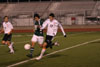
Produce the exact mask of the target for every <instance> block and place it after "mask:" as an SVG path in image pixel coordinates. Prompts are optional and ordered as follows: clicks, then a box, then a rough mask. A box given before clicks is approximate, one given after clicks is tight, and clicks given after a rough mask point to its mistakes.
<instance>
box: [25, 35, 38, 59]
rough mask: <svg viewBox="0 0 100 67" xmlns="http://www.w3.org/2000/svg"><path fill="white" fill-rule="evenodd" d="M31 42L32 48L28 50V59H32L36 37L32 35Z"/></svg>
mask: <svg viewBox="0 0 100 67" xmlns="http://www.w3.org/2000/svg"><path fill="white" fill-rule="evenodd" d="M31 42H32V46H31V48H30V53H29V54H28V55H27V56H28V57H30V58H32V57H33V52H34V46H35V43H36V42H37V36H36V35H33V37H32V40H31Z"/></svg>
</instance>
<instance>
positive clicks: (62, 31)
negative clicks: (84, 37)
mask: <svg viewBox="0 0 100 67" xmlns="http://www.w3.org/2000/svg"><path fill="white" fill-rule="evenodd" d="M59 27H60V29H61V31H62V33H63V35H66V33H65V31H64V29H63V27H62V25H61V24H60V23H59Z"/></svg>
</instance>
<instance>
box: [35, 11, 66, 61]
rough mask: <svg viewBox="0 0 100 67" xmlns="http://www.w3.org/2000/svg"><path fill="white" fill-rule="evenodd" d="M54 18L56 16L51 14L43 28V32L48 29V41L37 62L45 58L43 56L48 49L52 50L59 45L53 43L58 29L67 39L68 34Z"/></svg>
mask: <svg viewBox="0 0 100 67" xmlns="http://www.w3.org/2000/svg"><path fill="white" fill-rule="evenodd" d="M54 17H55V15H54V14H53V13H51V14H50V15H49V19H47V20H46V21H45V22H44V23H43V25H42V27H41V30H43V29H45V28H46V27H47V34H46V40H45V42H44V44H43V49H42V51H41V54H40V56H39V57H37V58H36V60H40V59H41V58H42V57H43V54H44V53H45V51H46V49H47V48H48V47H50V48H52V46H53V45H57V43H56V42H55V43H52V39H53V38H54V36H56V34H57V31H58V27H60V29H61V31H62V33H63V35H64V37H66V33H65V32H64V29H63V27H62V25H61V24H60V23H59V22H58V21H57V20H56V19H55V18H54Z"/></svg>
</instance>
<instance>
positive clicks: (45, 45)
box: [36, 35, 51, 60]
mask: <svg viewBox="0 0 100 67" xmlns="http://www.w3.org/2000/svg"><path fill="white" fill-rule="evenodd" d="M50 40H51V36H48V35H47V36H46V40H45V42H44V44H43V48H42V50H41V54H40V56H39V57H37V58H36V60H40V59H41V58H42V57H43V55H44V53H45V51H46V49H47V48H48V47H49V45H50Z"/></svg>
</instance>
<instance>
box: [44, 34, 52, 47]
mask: <svg viewBox="0 0 100 67" xmlns="http://www.w3.org/2000/svg"><path fill="white" fill-rule="evenodd" d="M52 39H53V36H50V35H46V39H45V42H46V43H47V48H48V47H51V46H52Z"/></svg>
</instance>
